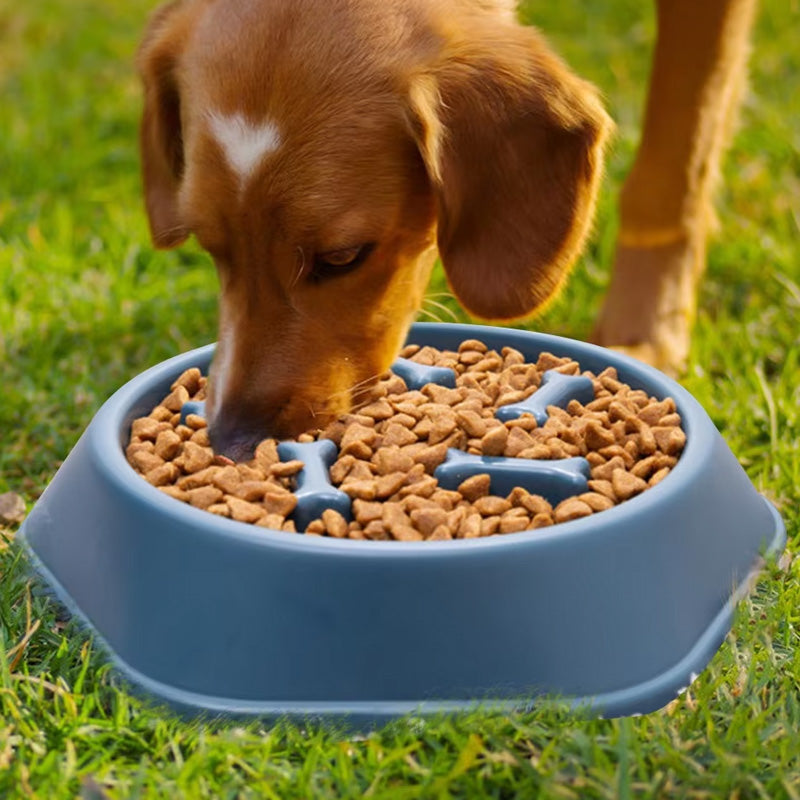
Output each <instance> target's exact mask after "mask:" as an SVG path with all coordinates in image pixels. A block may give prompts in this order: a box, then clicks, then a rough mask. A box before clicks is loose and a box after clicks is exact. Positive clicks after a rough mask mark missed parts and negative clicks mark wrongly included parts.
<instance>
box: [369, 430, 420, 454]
mask: <svg viewBox="0 0 800 800" xmlns="http://www.w3.org/2000/svg"><path fill="white" fill-rule="evenodd" d="M416 441H417V435H416V434H415V433H414V432H413V431H411V430H409V429H408V428H407V427H406V426H405V425H400V424H398V423H396V422H393V423H390V424H389V425H387V426H386V428H385V429H384V430H383V433H382V435H381V445H382V446H383V447H398V448H399V447H402V446H403V445H406V444H413V443H414V442H416ZM381 452H382V451H381V450H379V451H378V454H380V453H381Z"/></svg>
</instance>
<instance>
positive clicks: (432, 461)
mask: <svg viewBox="0 0 800 800" xmlns="http://www.w3.org/2000/svg"><path fill="white" fill-rule="evenodd" d="M446 458H447V445H446V444H445V443H444V442H440V443H439V444H434V445H430V446H427V447H426V446H423V447H422V448H421V449H420V450H419V452H418V453H417V454H416V455H415V456H413V459H414V461H415V462H416V463H417V464H422V466H423V467H424V468H425V472H427V473H428V474H429V475H432V474H433V471H434V470H435V469H436V467H438V466H439V465H440V464H441V463H442V462H443V461H444V460H445V459H446Z"/></svg>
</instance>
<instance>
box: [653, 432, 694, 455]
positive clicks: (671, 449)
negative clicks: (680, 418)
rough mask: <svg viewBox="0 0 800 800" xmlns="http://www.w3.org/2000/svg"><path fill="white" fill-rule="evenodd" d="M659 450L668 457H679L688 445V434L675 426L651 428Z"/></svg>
mask: <svg viewBox="0 0 800 800" xmlns="http://www.w3.org/2000/svg"><path fill="white" fill-rule="evenodd" d="M650 430H652V432H653V436H654V437H655V440H656V443H657V444H658V449H659V450H661V452H662V453H666V454H667V455H668V456H675V455H678V454H679V453H680V452H681V451H682V450H683V448H684V445H685V444H686V434H685V433H684V432H683V431H682V430H681V429H680V428H676V427H673V426H666V427H661V426H659V427H656V428H651V429H650Z"/></svg>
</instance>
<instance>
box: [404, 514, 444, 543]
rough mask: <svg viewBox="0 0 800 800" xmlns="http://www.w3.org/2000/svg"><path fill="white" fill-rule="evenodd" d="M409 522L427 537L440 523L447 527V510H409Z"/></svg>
mask: <svg viewBox="0 0 800 800" xmlns="http://www.w3.org/2000/svg"><path fill="white" fill-rule="evenodd" d="M411 523H412V525H413V526H414V527H415V528H416V529H417V530H418V531H419V532H420V533H421V534H422V535H423V536H424V537H426V538H428V537H429V536H431V535H432V534H433V532H434V530H436V528H438V527H439V526H440V525H444V526H445V527H447V512H446V511H445V510H444V509H443V508H420V509H417V510H416V511H412V512H411ZM448 530H449V527H448Z"/></svg>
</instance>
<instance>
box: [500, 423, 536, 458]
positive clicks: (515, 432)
mask: <svg viewBox="0 0 800 800" xmlns="http://www.w3.org/2000/svg"><path fill="white" fill-rule="evenodd" d="M535 443H536V442H535V441H534V439H533V437H532V436H531V435H530V433H528V431H526V430H525V429H524V428H521V427H519V426H516V427H513V428H511V430H510V431H509V433H508V439H507V441H506V448H505V454H506V455H507V456H509V457H511V458H513V457H515V456H518V455H519V454H520V453H521V452H522V451H523V450H527V449H528V448H529V447H533V445H534V444H535Z"/></svg>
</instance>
